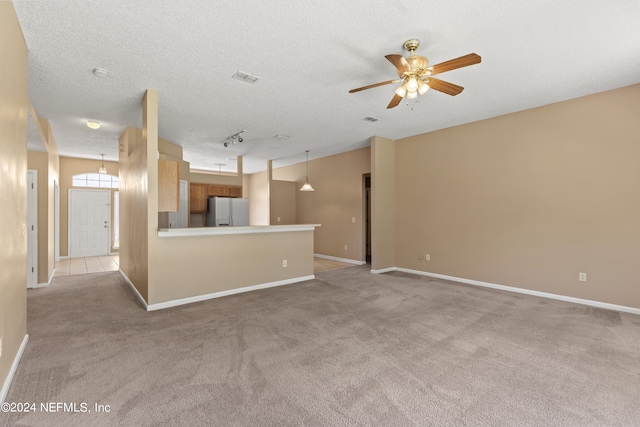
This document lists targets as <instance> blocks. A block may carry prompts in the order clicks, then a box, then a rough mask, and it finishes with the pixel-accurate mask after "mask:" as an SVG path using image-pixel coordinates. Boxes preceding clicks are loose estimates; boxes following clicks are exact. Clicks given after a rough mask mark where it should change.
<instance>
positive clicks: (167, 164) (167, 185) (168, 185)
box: [158, 160, 180, 212]
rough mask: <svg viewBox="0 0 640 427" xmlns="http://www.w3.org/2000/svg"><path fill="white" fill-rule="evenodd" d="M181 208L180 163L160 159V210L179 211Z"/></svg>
mask: <svg viewBox="0 0 640 427" xmlns="http://www.w3.org/2000/svg"><path fill="white" fill-rule="evenodd" d="M179 209H180V164H179V163H178V162H176V161H173V160H158V212H178V210H179Z"/></svg>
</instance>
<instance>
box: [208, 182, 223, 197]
mask: <svg viewBox="0 0 640 427" xmlns="http://www.w3.org/2000/svg"><path fill="white" fill-rule="evenodd" d="M207 195H208V196H209V197H214V196H218V197H225V196H226V195H227V186H226V185H221V184H208V185H207Z"/></svg>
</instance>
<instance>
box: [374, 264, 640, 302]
mask: <svg viewBox="0 0 640 427" xmlns="http://www.w3.org/2000/svg"><path fill="white" fill-rule="evenodd" d="M386 270H387V271H389V269H386ZM391 270H394V271H402V272H404V273H411V274H417V275H420V276H428V277H435V278H437V279H445V280H451V281H454V282H460V283H466V284H467V285H474V286H482V287H484V288H492V289H499V290H501V291H507V292H516V293H519V294H525V295H534V296H536V297H542V298H549V299H555V300H559V301H566V302H571V303H575V304H582V305H588V306H592V307H598V308H604V309H607V310H615V311H623V312H625V313H632V314H640V308H635V307H627V306H624V305H617V304H609V303H608V302H601V301H593V300H588V299H582V298H574V297H569V296H566V295H558V294H551V293H548V292H540V291H534V290H531V289H524V288H515V287H513V286H505V285H498V284H495V283H489V282H481V281H479V280H472V279H464V278H461V277H454V276H446V275H444V274H437V273H428V272H426V271H420V270H411V269H409V268H399V267H393V268H392V269H391ZM372 272H373V270H372ZM385 272H386V271H385Z"/></svg>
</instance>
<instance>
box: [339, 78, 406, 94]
mask: <svg viewBox="0 0 640 427" xmlns="http://www.w3.org/2000/svg"><path fill="white" fill-rule="evenodd" d="M391 83H398V80H387V81H386V82H380V83H374V84H372V85H368V86H362V87H359V88H356V89H351V90H350V91H349V93H355V92H360V91H361V90H367V89H371V88H374V87H378V86H384V85H389V84H391Z"/></svg>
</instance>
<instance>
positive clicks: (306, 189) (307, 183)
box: [300, 150, 314, 191]
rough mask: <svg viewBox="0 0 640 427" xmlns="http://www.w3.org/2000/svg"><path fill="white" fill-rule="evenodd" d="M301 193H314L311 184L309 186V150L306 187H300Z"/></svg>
mask: <svg viewBox="0 0 640 427" xmlns="http://www.w3.org/2000/svg"><path fill="white" fill-rule="evenodd" d="M300 191H314V190H313V187H312V186H311V184H309V150H307V178H306V180H305V182H304V185H303V186H302V187H300Z"/></svg>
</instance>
